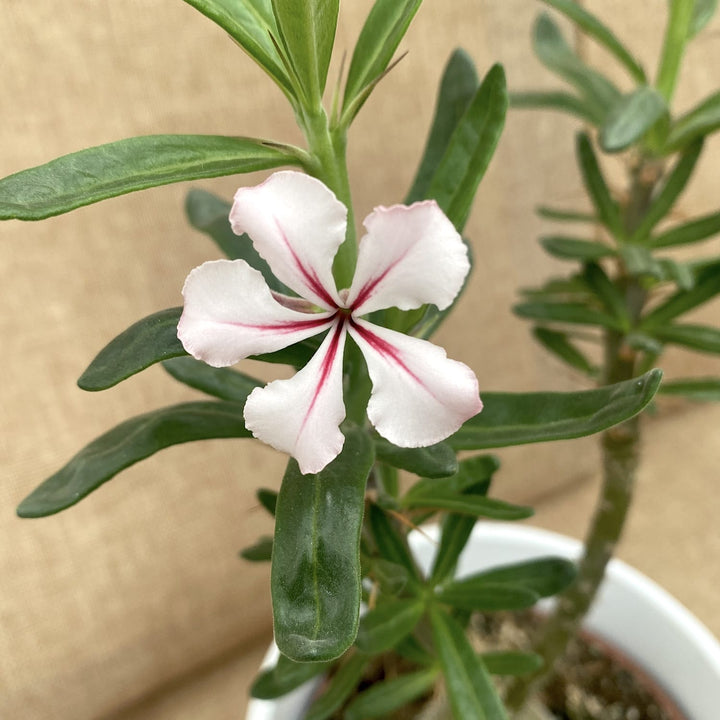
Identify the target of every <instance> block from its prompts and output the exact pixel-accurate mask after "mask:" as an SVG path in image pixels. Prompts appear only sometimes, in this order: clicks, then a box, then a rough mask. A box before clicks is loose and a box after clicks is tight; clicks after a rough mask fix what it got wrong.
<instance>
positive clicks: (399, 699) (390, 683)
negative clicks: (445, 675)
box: [343, 667, 439, 720]
mask: <svg viewBox="0 0 720 720" xmlns="http://www.w3.org/2000/svg"><path fill="white" fill-rule="evenodd" d="M438 674H439V673H438V670H437V669H436V668H434V667H433V668H428V669H427V670H418V671H417V672H414V673H406V674H404V675H401V676H400V677H397V678H394V679H393V680H384V681H382V682H378V683H375V684H374V685H372V687H370V689H369V690H365V691H363V692H361V693H360V694H359V695H358V696H357V697H356V698H355V699H354V700H353V701H352V703H351V704H350V705H349V706H348V708H347V710H345V714H344V715H343V717H344V718H345V720H370V718H382V717H386V716H387V715H388V714H389V713H392V712H393V711H395V710H398V709H400V708H402V707H405V706H406V705H408V704H409V703H411V702H412V701H413V700H417V699H418V698H420V697H422V696H423V695H425V694H426V693H429V692H430V691H431V690H432V688H433V686H434V685H435V680H436V679H437V676H438Z"/></svg>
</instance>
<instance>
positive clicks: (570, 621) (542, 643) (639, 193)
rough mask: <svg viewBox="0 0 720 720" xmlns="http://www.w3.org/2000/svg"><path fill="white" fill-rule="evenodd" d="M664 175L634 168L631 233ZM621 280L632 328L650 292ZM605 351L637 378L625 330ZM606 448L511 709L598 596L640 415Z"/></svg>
mask: <svg viewBox="0 0 720 720" xmlns="http://www.w3.org/2000/svg"><path fill="white" fill-rule="evenodd" d="M661 176H662V169H661V167H659V166H658V164H657V162H656V161H652V160H649V159H648V160H646V159H641V160H640V162H639V163H638V164H637V165H635V166H634V167H633V168H631V171H630V177H631V185H630V192H629V197H628V200H627V203H626V205H625V207H624V212H623V224H624V227H625V229H626V231H627V232H628V234H632V232H633V231H634V230H635V228H637V227H638V226H639V225H640V223H641V222H642V220H643V218H644V216H645V215H646V214H647V211H648V209H649V206H650V202H651V199H652V194H653V190H654V188H655V186H656V185H657V183H658V182H659V180H660V178H661ZM616 283H617V284H618V286H619V288H620V289H621V290H622V291H623V294H624V297H625V305H626V308H627V314H628V316H629V318H630V321H631V323H630V324H631V327H632V326H634V325H635V324H636V323H637V322H638V321H639V319H640V316H641V313H642V310H643V307H644V305H645V302H646V300H647V293H646V291H645V290H644V288H643V287H642V285H641V284H640V281H639V279H638V278H636V277H633V276H630V275H628V274H627V273H626V272H625V269H624V268H623V267H620V270H619V275H618V277H617V279H616ZM604 352H605V358H604V373H603V383H605V384H610V383H616V382H620V381H623V380H629V379H631V378H633V377H635V375H636V372H637V364H638V361H639V357H638V355H639V354H638V352H637V351H636V350H634V349H633V348H631V347H630V346H629V345H627V343H626V337H625V335H624V334H623V333H621V332H618V331H615V330H608V331H607V332H606V335H605V338H604ZM601 449H602V468H603V485H602V490H601V494H600V498H599V500H598V503H597V505H596V508H595V514H594V516H593V519H592V522H591V524H590V528H589V529H588V532H587V535H586V538H585V545H584V553H583V557H582V559H581V560H580V563H579V565H578V575H577V578H576V579H575V582H574V583H573V584H572V585H571V586H570V587H569V588H568V589H567V590H566V591H565V592H564V593H562V594H561V595H560V596H559V597H558V602H557V606H556V608H555V610H554V611H553V613H552V615H551V616H550V617H549V618H548V620H547V622H546V623H545V624H544V626H543V628H542V629H541V630H540V633H539V635H538V637H537V638H536V639H535V642H534V643H533V645H534V646H533V648H532V649H533V651H534V652H536V653H538V654H539V655H541V656H542V658H543V660H544V661H545V662H544V666H543V668H542V669H541V670H539V671H538V672H537V673H535V674H534V675H530V676H526V677H523V678H520V679H518V680H516V681H515V682H514V683H512V684H511V685H510V686H509V688H508V691H507V694H506V698H505V702H506V706H507V709H508V711H509V712H510V713H512V714H515V713H517V712H519V711H520V710H521V709H522V708H523V706H524V705H525V703H526V702H527V701H528V699H529V698H530V696H531V695H532V694H533V693H534V692H535V691H536V690H537V689H539V688H540V687H542V685H543V684H544V682H546V681H547V679H548V678H549V676H550V674H551V673H552V669H553V666H554V664H555V662H556V660H557V659H558V658H559V657H560V656H561V655H562V654H563V653H564V652H565V649H566V647H567V645H568V643H569V642H570V640H571V639H572V638H573V637H574V636H575V635H576V634H577V631H578V629H579V628H580V625H581V624H582V621H583V619H584V617H585V615H586V614H587V612H588V610H589V609H590V607H591V605H592V603H593V601H594V600H595V597H596V595H597V592H598V589H599V587H600V584H601V583H602V580H603V577H604V575H605V568H606V566H607V563H608V561H609V560H610V559H611V558H612V556H613V554H614V552H615V548H616V546H617V543H618V542H619V540H620V538H621V536H622V532H623V529H624V527H625V521H626V519H627V515H628V510H629V509H630V505H631V501H632V497H633V490H634V487H635V477H636V470H637V466H638V462H639V456H640V418H639V416H635V417H633V418H631V419H630V420H627V421H625V422H624V423H622V424H621V425H617V426H616V427H614V428H611V429H610V430H607V431H606V432H604V433H603V435H602V438H601Z"/></svg>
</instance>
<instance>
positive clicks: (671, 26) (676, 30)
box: [656, 0, 695, 105]
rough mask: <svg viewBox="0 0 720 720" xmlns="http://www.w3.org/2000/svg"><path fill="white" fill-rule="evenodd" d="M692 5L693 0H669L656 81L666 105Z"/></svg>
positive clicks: (683, 46) (675, 81) (673, 88)
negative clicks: (668, 11) (668, 10)
mask: <svg viewBox="0 0 720 720" xmlns="http://www.w3.org/2000/svg"><path fill="white" fill-rule="evenodd" d="M694 7H695V0H671V2H670V13H669V17H668V23H667V29H666V31H665V41H664V42H663V51H662V58H661V60H660V68H659V70H658V77H657V81H656V86H657V89H658V92H659V93H660V94H661V95H662V96H663V97H664V98H665V102H666V103H668V105H669V104H670V100H671V99H672V96H673V92H674V91H675V85H676V84H677V77H678V71H679V70H680V63H681V61H682V56H683V53H684V52H685V45H686V44H687V41H688V36H689V34H690V23H691V22H692V16H693V10H694Z"/></svg>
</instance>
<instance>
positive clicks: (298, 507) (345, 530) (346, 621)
mask: <svg viewBox="0 0 720 720" xmlns="http://www.w3.org/2000/svg"><path fill="white" fill-rule="evenodd" d="M373 460H374V457H373V450H372V444H371V442H370V439H369V438H368V436H367V433H366V432H365V431H364V430H361V429H353V430H350V431H348V432H347V433H346V436H345V445H344V447H343V449H342V452H341V453H340V455H338V457H337V458H336V459H335V460H333V462H331V463H330V464H329V465H328V466H327V467H326V468H325V469H324V470H322V471H321V472H319V473H317V474H316V475H303V474H302V473H301V472H300V470H299V468H298V466H297V462H296V461H295V460H290V462H289V463H288V467H287V470H286V471H285V477H284V478H283V481H282V486H281V488H280V494H279V495H278V501H277V507H276V509H275V543H274V549H273V560H272V574H271V586H272V603H273V615H274V627H275V641H276V643H277V645H278V647H279V648H280V651H281V652H282V653H284V654H285V655H287V656H288V657H290V658H291V659H293V660H297V661H302V662H308V661H313V662H314V661H320V660H331V659H334V658H336V657H339V656H340V655H342V653H343V652H345V650H347V648H348V647H349V646H350V645H351V644H352V642H353V641H354V640H355V635H356V634H357V628H358V617H359V612H360V551H359V541H360V528H361V525H362V517H363V505H364V497H365V483H366V481H367V477H368V474H369V473H370V468H371V467H372V463H373Z"/></svg>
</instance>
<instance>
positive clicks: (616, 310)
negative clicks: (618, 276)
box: [583, 262, 630, 330]
mask: <svg viewBox="0 0 720 720" xmlns="http://www.w3.org/2000/svg"><path fill="white" fill-rule="evenodd" d="M583 279H584V280H585V283H586V284H587V286H588V287H589V288H590V289H591V290H592V291H593V293H595V296H596V297H597V298H598V299H599V300H600V302H601V303H602V304H603V305H604V306H605V309H606V310H607V311H608V312H609V313H610V315H611V316H612V317H613V319H614V320H615V321H616V322H617V323H619V325H620V326H621V327H622V328H623V330H629V329H630V318H629V316H628V310H627V307H626V305H625V297H624V295H623V293H622V292H621V291H620V289H619V288H618V287H616V286H615V284H614V283H613V282H612V280H610V278H609V277H608V276H607V274H606V272H605V271H604V270H603V269H602V267H601V266H600V265H598V264H597V263H594V262H589V263H586V265H585V269H584V270H583Z"/></svg>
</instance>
